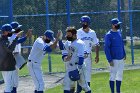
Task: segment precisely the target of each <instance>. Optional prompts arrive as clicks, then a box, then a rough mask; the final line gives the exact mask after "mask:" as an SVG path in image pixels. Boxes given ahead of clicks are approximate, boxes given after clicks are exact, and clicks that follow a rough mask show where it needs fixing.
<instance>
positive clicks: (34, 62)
mask: <svg viewBox="0 0 140 93" xmlns="http://www.w3.org/2000/svg"><path fill="white" fill-rule="evenodd" d="M28 61H29V62H32V60H28ZM34 63H37V62H34Z"/></svg>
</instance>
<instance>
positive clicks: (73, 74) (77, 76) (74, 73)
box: [69, 69, 80, 81]
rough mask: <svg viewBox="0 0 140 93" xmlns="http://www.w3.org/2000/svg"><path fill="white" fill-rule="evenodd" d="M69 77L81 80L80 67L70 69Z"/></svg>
mask: <svg viewBox="0 0 140 93" xmlns="http://www.w3.org/2000/svg"><path fill="white" fill-rule="evenodd" d="M69 78H70V79H71V80H72V81H77V80H79V79H80V74H79V71H78V69H76V70H73V71H70V72H69Z"/></svg>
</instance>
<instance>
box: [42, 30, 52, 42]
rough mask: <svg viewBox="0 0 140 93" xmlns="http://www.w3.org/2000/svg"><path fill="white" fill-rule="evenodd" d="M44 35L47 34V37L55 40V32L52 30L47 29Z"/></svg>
mask: <svg viewBox="0 0 140 93" xmlns="http://www.w3.org/2000/svg"><path fill="white" fill-rule="evenodd" d="M44 35H45V36H46V37H48V38H49V39H50V40H54V36H53V35H54V32H53V31H51V30H47V31H46V32H45V33H44Z"/></svg>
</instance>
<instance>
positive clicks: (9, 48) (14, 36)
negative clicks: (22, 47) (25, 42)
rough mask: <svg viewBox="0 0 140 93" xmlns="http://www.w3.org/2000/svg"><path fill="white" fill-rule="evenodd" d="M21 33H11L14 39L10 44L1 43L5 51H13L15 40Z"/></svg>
mask: <svg viewBox="0 0 140 93" xmlns="http://www.w3.org/2000/svg"><path fill="white" fill-rule="evenodd" d="M21 33H22V32H19V33H18V34H17V35H13V38H14V40H13V42H12V43H11V44H9V45H7V44H5V43H3V46H4V48H5V50H6V51H8V52H13V51H14V49H15V46H16V44H17V40H18V38H19V37H20V35H21Z"/></svg>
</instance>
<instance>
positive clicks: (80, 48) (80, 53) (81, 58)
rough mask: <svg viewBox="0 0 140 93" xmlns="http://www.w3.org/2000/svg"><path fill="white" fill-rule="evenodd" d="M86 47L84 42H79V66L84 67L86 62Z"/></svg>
mask: <svg viewBox="0 0 140 93" xmlns="http://www.w3.org/2000/svg"><path fill="white" fill-rule="evenodd" d="M84 48H85V45H84V43H82V44H79V46H78V47H77V49H78V53H77V56H78V59H79V60H78V68H79V69H81V68H82V65H83V63H84Z"/></svg>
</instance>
